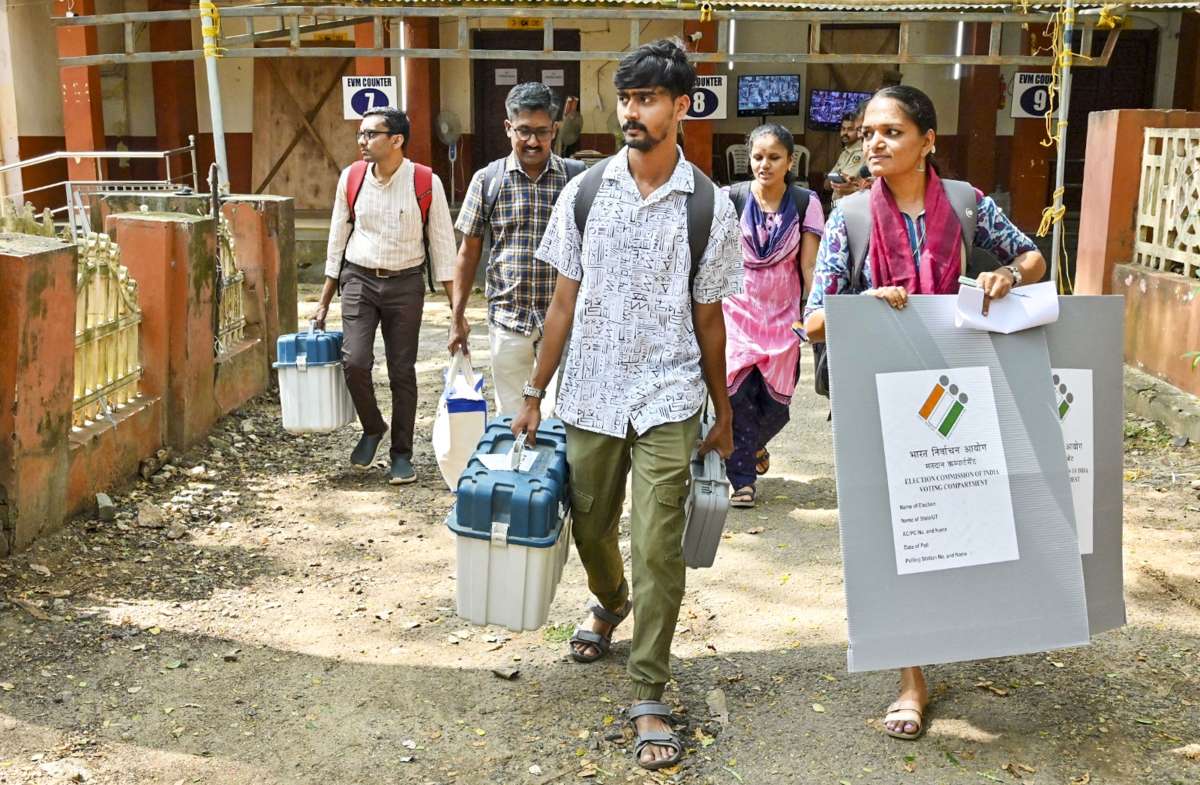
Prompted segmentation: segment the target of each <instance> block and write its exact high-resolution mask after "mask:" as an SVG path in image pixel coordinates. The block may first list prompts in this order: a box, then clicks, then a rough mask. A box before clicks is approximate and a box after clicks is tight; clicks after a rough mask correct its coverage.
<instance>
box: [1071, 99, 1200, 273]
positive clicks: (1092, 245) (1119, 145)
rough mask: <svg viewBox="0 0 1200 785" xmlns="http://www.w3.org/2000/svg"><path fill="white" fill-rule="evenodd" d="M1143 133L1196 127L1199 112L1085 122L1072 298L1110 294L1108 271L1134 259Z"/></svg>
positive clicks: (1105, 115)
mask: <svg viewBox="0 0 1200 785" xmlns="http://www.w3.org/2000/svg"><path fill="white" fill-rule="evenodd" d="M1147 128H1200V112H1178V111H1162V110H1158V109H1115V110H1111V111H1107V112H1093V113H1092V114H1091V115H1090V116H1089V117H1088V135H1087V148H1086V152H1085V155H1084V169H1083V199H1082V201H1081V203H1080V207H1079V249H1078V251H1077V253H1076V262H1075V264H1076V274H1075V293H1076V294H1111V293H1112V291H1113V288H1112V284H1113V281H1112V278H1113V269H1114V268H1115V267H1116V266H1117V265H1118V264H1126V263H1128V262H1129V261H1131V260H1132V259H1133V247H1134V243H1135V242H1136V240H1137V236H1136V235H1137V231H1136V223H1137V210H1138V198H1139V192H1140V190H1141V180H1142V148H1143V146H1144V140H1145V134H1144V133H1143V132H1144V131H1145V130H1146V129H1147Z"/></svg>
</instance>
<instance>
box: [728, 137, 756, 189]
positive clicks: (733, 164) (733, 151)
mask: <svg viewBox="0 0 1200 785" xmlns="http://www.w3.org/2000/svg"><path fill="white" fill-rule="evenodd" d="M725 172H726V174H727V175H728V177H729V181H730V182H736V181H737V180H738V179H739V178H741V177H749V176H750V148H749V147H747V146H746V145H744V144H731V145H729V146H728V147H726V148H725Z"/></svg>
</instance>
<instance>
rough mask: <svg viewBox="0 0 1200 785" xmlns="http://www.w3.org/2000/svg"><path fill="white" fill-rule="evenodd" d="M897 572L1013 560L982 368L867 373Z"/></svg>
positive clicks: (991, 404)
mask: <svg viewBox="0 0 1200 785" xmlns="http://www.w3.org/2000/svg"><path fill="white" fill-rule="evenodd" d="M875 386H876V387H877V388H878V390H879V400H880V401H881V402H887V403H886V405H884V404H882V403H881V405H880V407H879V419H880V425H881V426H882V429H883V453H884V461H885V464H886V466H887V481H888V498H889V500H890V502H891V505H890V506H891V513H892V541H893V545H894V547H895V551H896V573H897V574H899V575H911V574H912V573H917V572H931V571H933V570H948V569H952V568H954V567H970V566H973V565H977V564H994V563H996V562H1006V561H1014V560H1016V559H1017V558H1019V554H1018V553H1017V531H1016V526H1015V522H1014V520H1013V509H1012V498H1011V493H1010V491H1009V485H1008V467H1007V464H1006V463H1005V459H1004V442H1003V441H1002V440H1001V435H1000V420H999V418H998V416H997V414H996V402H995V400H994V399H993V397H992V375H991V372H990V371H989V370H988V368H987V367H966V368H952V369H951V368H946V369H937V370H928V371H911V372H905V373H881V374H878V375H876V377H875Z"/></svg>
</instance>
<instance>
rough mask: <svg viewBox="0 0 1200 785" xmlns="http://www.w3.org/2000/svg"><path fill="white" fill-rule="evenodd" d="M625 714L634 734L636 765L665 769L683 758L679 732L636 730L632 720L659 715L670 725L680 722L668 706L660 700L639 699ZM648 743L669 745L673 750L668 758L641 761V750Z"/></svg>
mask: <svg viewBox="0 0 1200 785" xmlns="http://www.w3.org/2000/svg"><path fill="white" fill-rule="evenodd" d="M625 716H626V717H627V718H628V719H629V724H630V725H632V726H633V732H634V734H635V738H634V743H633V759H634V761H635V762H636V763H637V765H638V766H641V767H642V768H643V769H646V770H647V771H657V770H658V769H665V768H667V767H668V766H674V765H675V764H676V763H679V761H681V760H683V742H682V741H681V740H680V738H679V734H677V733H672V732H670V731H664V730H648V731H645V732H641V731H638V729H637V723H636V722H634V720H636V719H637V718H638V717H661V718H662V719H664V720H666V721H667V722H668V723H669V724H671V725H678V724H680V722H679V718H678V717H676V716H675V715H674V714H672V713H671V707H670V706H668V705H667V704H665V703H662V702H660V701H641V702H640V703H635V704H633V705H632V706H630V707H629V708H628V709H627V710H626V711H625ZM649 744H653V745H656V746H659V747H670V748H671V749H673V750H675V752H674V754H672V755H671V757H669V758H663V759H661V760H656V761H651V762H649V763H643V762H642V750H644V749H646V746H647V745H649Z"/></svg>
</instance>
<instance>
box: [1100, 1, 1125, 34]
mask: <svg viewBox="0 0 1200 785" xmlns="http://www.w3.org/2000/svg"><path fill="white" fill-rule="evenodd" d="M1114 8H1116V6H1115V5H1104V6H1100V18H1099V19H1097V20H1096V29H1097V30H1113V29H1116V27H1117V26H1118V25H1119V26H1121V27H1124V26H1125V18H1124V17H1122V16H1117V15H1116V14H1114V13H1113V9H1114Z"/></svg>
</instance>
